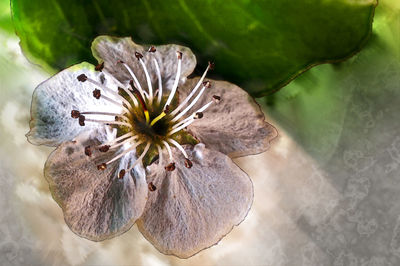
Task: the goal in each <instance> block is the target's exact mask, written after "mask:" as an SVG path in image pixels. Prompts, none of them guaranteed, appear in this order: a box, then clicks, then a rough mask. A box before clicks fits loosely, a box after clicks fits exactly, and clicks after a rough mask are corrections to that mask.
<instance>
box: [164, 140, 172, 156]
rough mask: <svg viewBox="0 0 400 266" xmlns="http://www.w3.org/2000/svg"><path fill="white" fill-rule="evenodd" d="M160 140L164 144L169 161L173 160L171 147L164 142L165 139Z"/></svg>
mask: <svg viewBox="0 0 400 266" xmlns="http://www.w3.org/2000/svg"><path fill="white" fill-rule="evenodd" d="M162 142H163V144H164V146H165V147H166V148H167V151H168V155H169V159H170V160H171V161H173V160H174V158H173V157H172V152H171V147H170V146H169V144H168V142H166V141H165V140H163V141H162Z"/></svg>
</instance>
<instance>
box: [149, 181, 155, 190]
mask: <svg viewBox="0 0 400 266" xmlns="http://www.w3.org/2000/svg"><path fill="white" fill-rule="evenodd" d="M148 187H149V190H150V191H156V189H157V187H156V186H155V185H154V184H153V182H150V183H149V185H148Z"/></svg>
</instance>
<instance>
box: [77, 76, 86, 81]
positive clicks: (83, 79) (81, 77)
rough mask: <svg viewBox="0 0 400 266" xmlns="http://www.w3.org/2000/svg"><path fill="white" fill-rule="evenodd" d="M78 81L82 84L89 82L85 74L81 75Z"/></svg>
mask: <svg viewBox="0 0 400 266" xmlns="http://www.w3.org/2000/svg"><path fill="white" fill-rule="evenodd" d="M77 79H78V80H79V81H80V82H85V81H86V80H87V76H86V75H85V74H80V75H79V76H78V77H77Z"/></svg>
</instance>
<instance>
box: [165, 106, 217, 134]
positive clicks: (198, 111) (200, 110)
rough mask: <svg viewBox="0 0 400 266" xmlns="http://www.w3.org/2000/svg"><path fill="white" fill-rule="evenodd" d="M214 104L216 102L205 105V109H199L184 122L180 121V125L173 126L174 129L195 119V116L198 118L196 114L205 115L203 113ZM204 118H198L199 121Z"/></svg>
mask: <svg viewBox="0 0 400 266" xmlns="http://www.w3.org/2000/svg"><path fill="white" fill-rule="evenodd" d="M213 102H214V101H210V102H208V103H207V104H205V105H204V106H203V107H201V108H200V109H198V110H197V111H196V112H194V113H193V114H192V115H190V116H189V117H187V118H185V119H184V120H182V121H180V122H179V123H177V124H175V125H173V126H172V129H175V128H177V127H179V126H180V125H182V124H184V123H186V122H187V121H189V120H191V119H194V118H195V116H196V114H198V113H201V114H203V111H205V110H206V109H207V108H208V107H209V106H210V105H211V104H212V103H213ZM202 117H203V116H201V117H198V118H197V119H200V118H202Z"/></svg>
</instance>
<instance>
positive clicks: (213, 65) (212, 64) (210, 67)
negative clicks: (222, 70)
mask: <svg viewBox="0 0 400 266" xmlns="http://www.w3.org/2000/svg"><path fill="white" fill-rule="evenodd" d="M214 67H215V63H214V62H210V61H208V68H209V69H210V70H213V69H214Z"/></svg>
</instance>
